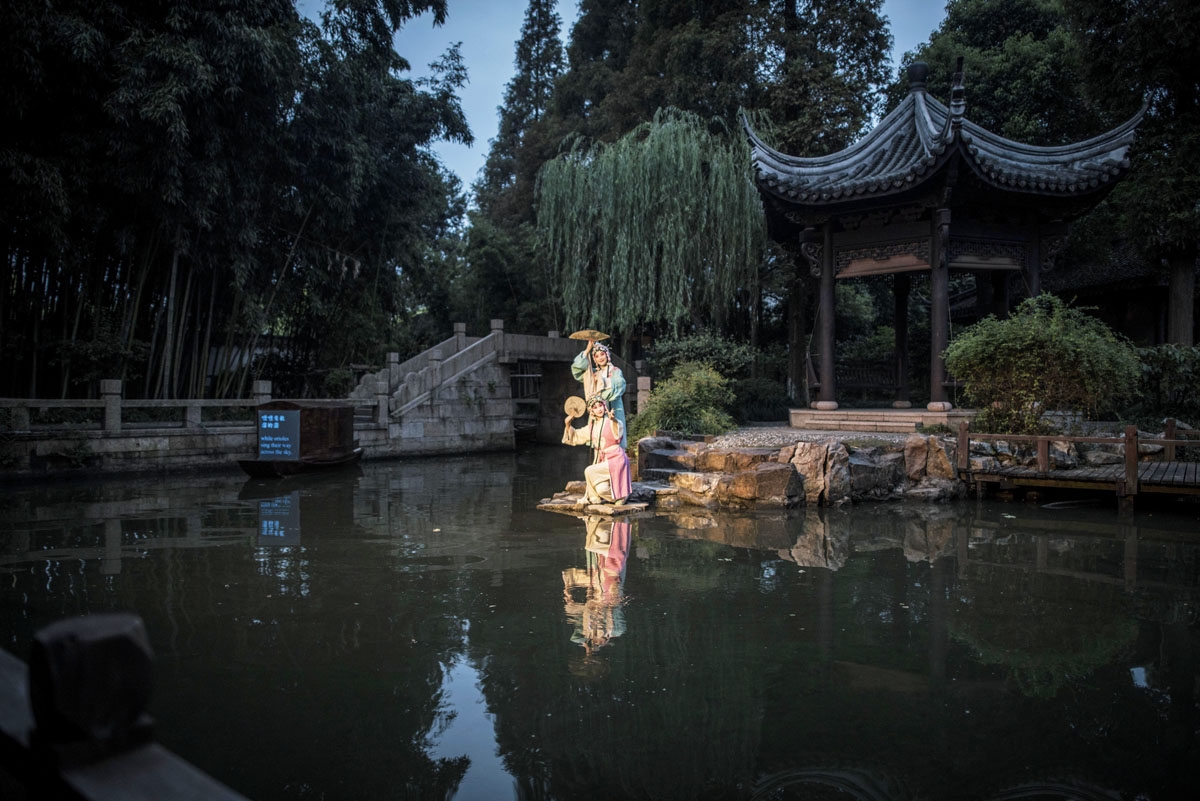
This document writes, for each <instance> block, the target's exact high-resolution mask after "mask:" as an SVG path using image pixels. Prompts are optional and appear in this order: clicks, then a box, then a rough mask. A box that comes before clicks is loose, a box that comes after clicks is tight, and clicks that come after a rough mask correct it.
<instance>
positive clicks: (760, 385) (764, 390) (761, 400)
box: [733, 378, 789, 422]
mask: <svg viewBox="0 0 1200 801" xmlns="http://www.w3.org/2000/svg"><path fill="white" fill-rule="evenodd" d="M733 396H734V406H733V416H734V417H735V418H736V419H738V420H740V421H742V422H746V421H749V420H786V419H787V417H788V406H789V404H788V395H787V389H786V388H784V386H783V384H781V383H779V382H778V381H772V380H771V379H769V378H743V379H741V380H739V381H734V382H733Z"/></svg>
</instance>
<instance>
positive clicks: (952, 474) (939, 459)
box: [925, 437, 958, 479]
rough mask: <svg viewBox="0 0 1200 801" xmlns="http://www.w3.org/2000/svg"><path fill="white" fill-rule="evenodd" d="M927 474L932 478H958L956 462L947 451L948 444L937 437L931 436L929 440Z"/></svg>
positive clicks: (926, 462)
mask: <svg viewBox="0 0 1200 801" xmlns="http://www.w3.org/2000/svg"><path fill="white" fill-rule="evenodd" d="M925 475H927V476H929V477H930V478H946V479H950V478H957V477H958V471H957V470H955V469H954V462H953V461H951V459H950V455H949V454H948V453H946V446H945V445H943V444H942V441H941V440H939V439H938V438H937V437H930V438H929V442H928V456H927V458H926V461H925Z"/></svg>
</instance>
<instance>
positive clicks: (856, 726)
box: [0, 448, 1200, 801]
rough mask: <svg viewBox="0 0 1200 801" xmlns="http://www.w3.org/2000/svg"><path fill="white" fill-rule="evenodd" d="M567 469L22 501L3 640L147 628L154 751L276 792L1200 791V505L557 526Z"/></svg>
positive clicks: (14, 520)
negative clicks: (152, 666) (90, 628)
mask: <svg viewBox="0 0 1200 801" xmlns="http://www.w3.org/2000/svg"><path fill="white" fill-rule="evenodd" d="M583 466H584V461H582V460H581V457H580V456H579V454H576V453H574V452H573V451H568V450H567V449H564V448H542V449H533V450H528V451H522V452H519V453H516V454H497V455H485V456H480V457H473V458H464V457H456V458H437V459H423V460H415V461H395V462H369V463H366V464H364V465H362V466H361V469H356V470H354V471H352V472H349V473H346V474H340V475H337V476H333V475H330V476H322V477H320V478H319V479H317V480H313V479H306V480H303V481H296V482H295V483H291V482H292V481H293V479H288V480H285V481H283V482H275V483H264V482H252V481H251V482H247V481H245V480H244V479H243V478H242V477H241V476H240V475H238V474H234V473H232V472H230V473H228V474H219V475H203V476H186V477H168V478H146V479H140V478H139V479H126V480H120V481H113V480H110V481H97V482H91V483H76V482H69V483H68V482H58V483H54V484H50V485H45V486H37V487H32V486H21V487H16V488H6V490H5V491H4V492H3V494H2V495H0V610H2V611H0V637H2V641H0V642H2V646H3V647H4V648H5V649H7V650H9V651H10V652H13V653H15V654H17V655H19V656H21V657H22V658H27V657H28V651H29V643H30V639H31V637H32V634H33V632H34V631H36V630H37V629H38V628H40V627H41V626H43V625H45V624H47V623H50V622H52V621H55V620H58V619H60V618H63V617H65V616H71V615H79V614H87V613H91V612H108V611H127V610H130V611H136V612H137V613H138V614H140V615H141V616H142V618H143V619H144V620H145V622H146V626H147V629H148V632H149V635H150V638H151V641H152V644H153V647H154V649H155V655H156V685H155V690H154V700H153V706H152V713H153V715H154V718H155V721H156V732H157V735H158V739H159V740H160V741H161V742H162V743H163V744H164V745H166V746H167V747H168V748H171V749H172V750H174V751H176V752H178V753H179V754H180V755H182V756H183V757H185V758H186V759H188V760H190V761H192V762H193V763H195V764H196V765H198V766H199V767H201V768H202V769H204V770H206V771H208V772H209V773H211V774H212V775H214V776H215V777H216V778H218V779H219V780H221V781H223V782H224V783H226V784H228V785H230V786H231V787H233V788H234V789H236V790H237V791H239V792H240V793H242V794H244V795H246V796H247V797H249V798H251V799H255V800H256V801H273V800H274V799H280V800H283V799H329V800H331V801H332V800H333V799H407V798H414V799H415V798H421V799H424V798H437V799H449V798H456V799H459V800H460V801H466V800H467V799H488V800H489V801H491V799H592V798H602V799H609V800H610V801H611V800H613V799H759V798H761V799H872V800H873V801H884V800H887V801H891V800H892V799H896V800H899V799H930V800H940V799H955V800H957V799H1000V798H1005V799H1015V798H1071V799H1076V798H1078V799H1101V798H1103V799H1109V798H1113V799H1115V798H1125V799H1147V800H1150V801H1156V800H1160V799H1175V798H1192V797H1195V796H1194V794H1193V790H1194V788H1196V787H1200V768H1198V767H1197V766H1198V765H1200V747H1198V742H1200V741H1198V740H1197V726H1198V723H1200V716H1198V714H1197V703H1198V699H1197V696H1196V691H1197V678H1198V674H1200V641H1198V639H1197V634H1198V633H1200V627H1198V624H1197V610H1198V605H1197V604H1198V601H1200V514H1197V513H1196V507H1180V508H1178V509H1175V510H1173V511H1171V512H1155V513H1150V514H1147V513H1139V514H1138V515H1137V516H1136V517H1134V518H1131V519H1120V518H1118V517H1117V515H1116V513H1115V512H1114V511H1113V510H1111V509H1102V508H1096V509H1087V508H1074V509H1061V508H1060V509H1045V508H1039V507H1037V506H1031V505H1025V504H1001V503H992V502H983V503H979V502H975V501H969V502H962V503H960V504H957V505H954V506H907V505H861V506H856V507H854V508H850V509H845V510H819V511H814V510H798V511H794V512H791V513H786V514H784V513H778V514H761V515H744V514H723V515H713V514H711V513H706V512H697V511H693V512H692V513H690V514H678V515H673V516H659V517H654V516H649V517H644V518H641V519H636V520H633V521H632V522H631V523H629V524H628V525H626V524H622V523H617V524H615V525H610V524H608V523H606V522H604V521H599V520H585V519H581V518H575V517H570V516H566V515H559V514H554V513H549V512H542V511H538V510H537V509H536V508H535V506H536V504H537V502H538V501H539V500H540V499H541V498H544V497H548V496H549V495H550V494H551V493H553V492H554V491H556V490H558V489H561V488H562V486H563V484H564V482H565V481H566V480H567V479H569V478H574V477H577V476H581V475H582V469H583Z"/></svg>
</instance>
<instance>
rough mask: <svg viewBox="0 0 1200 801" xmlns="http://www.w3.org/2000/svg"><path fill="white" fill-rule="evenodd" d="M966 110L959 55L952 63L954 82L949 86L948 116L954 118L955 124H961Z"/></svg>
mask: <svg viewBox="0 0 1200 801" xmlns="http://www.w3.org/2000/svg"><path fill="white" fill-rule="evenodd" d="M966 110H967V90H966V87H965V86H964V85H963V57H962V56H959V57H958V60H957V61H956V62H955V65H954V84H953V85H952V86H951V87H950V116H952V117H954V118H955V125H961V124H962V118H963V114H964V113H965V112H966Z"/></svg>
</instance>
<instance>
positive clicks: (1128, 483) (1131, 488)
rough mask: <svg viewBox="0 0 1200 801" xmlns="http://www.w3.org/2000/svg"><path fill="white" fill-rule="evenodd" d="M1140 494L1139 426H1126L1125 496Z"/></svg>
mask: <svg viewBox="0 0 1200 801" xmlns="http://www.w3.org/2000/svg"><path fill="white" fill-rule="evenodd" d="M1137 493H1138V430H1137V426H1125V495H1126V496H1127V497H1133V496H1134V495H1137Z"/></svg>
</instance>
